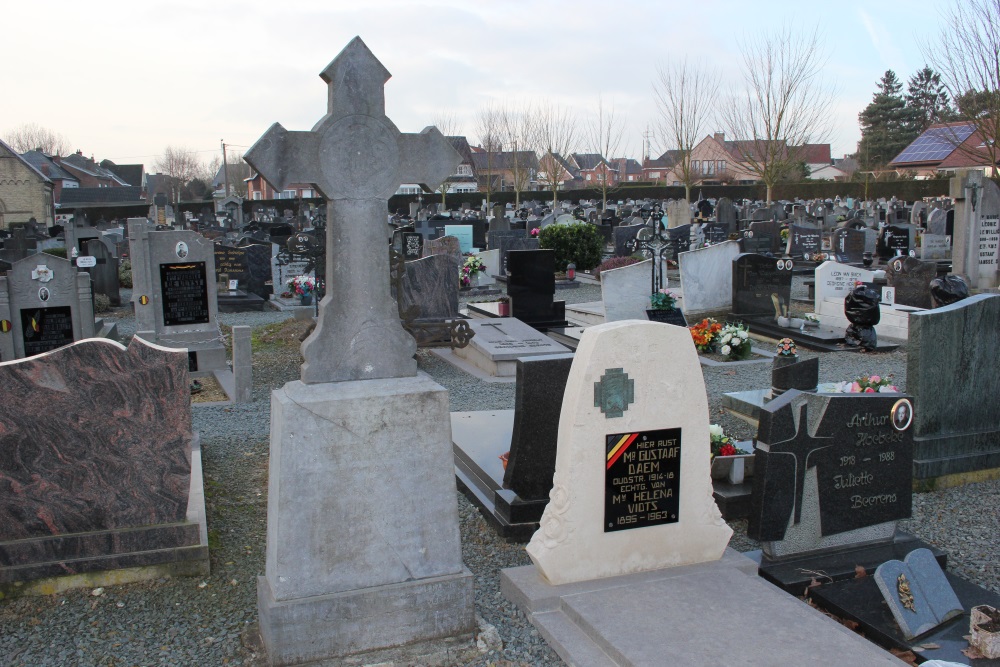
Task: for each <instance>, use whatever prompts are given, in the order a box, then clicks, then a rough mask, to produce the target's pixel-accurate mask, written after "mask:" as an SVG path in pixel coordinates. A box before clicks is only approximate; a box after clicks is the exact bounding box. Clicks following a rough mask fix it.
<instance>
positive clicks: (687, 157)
mask: <svg viewBox="0 0 1000 667" xmlns="http://www.w3.org/2000/svg"><path fill="white" fill-rule="evenodd" d="M718 89H719V75H718V73H717V72H716V71H715V70H708V69H702V68H700V67H698V66H696V65H690V64H688V61H687V58H685V59H684V60H683V61H680V62H675V63H673V64H671V65H668V66H666V67H658V68H657V79H656V80H655V81H654V82H653V94H654V99H655V102H656V108H657V111H659V114H660V120H659V123H658V125H657V134H658V135H659V138H660V143H661V144H662V145H663V146H664V147H665V148H673V149H675V150H676V151H677V156H678V160H677V164H676V165H675V166H674V173H676V174H678V175H679V176H680V180H681V182H683V183H684V191H685V199H687V200H688V201H691V186H693V185H694V184H695V182H696V181H697V180H698V179H699V178H700V177H701V174H700V173H698V170H695V169H693V168H692V161H691V152H692V151H693V150H694V147H695V146H696V145H697V143H698V141H699V139H700V138H701V136H702V133H703V132H704V131H705V128H706V127H707V124H708V123H709V122H710V121H711V120H712V109H713V102H714V101H715V97H716V95H717V93H718Z"/></svg>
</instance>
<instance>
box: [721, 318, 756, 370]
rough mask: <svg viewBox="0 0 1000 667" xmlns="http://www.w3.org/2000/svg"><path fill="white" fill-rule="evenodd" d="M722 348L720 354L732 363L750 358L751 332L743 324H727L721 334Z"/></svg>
mask: <svg viewBox="0 0 1000 667" xmlns="http://www.w3.org/2000/svg"><path fill="white" fill-rule="evenodd" d="M719 335H720V338H719V341H720V342H721V343H722V348H721V349H720V350H719V352H721V353H722V355H723V356H724V357H728V358H729V360H730V361H736V360H740V359H747V358H748V357H749V356H750V332H749V331H748V330H747V328H746V327H745V326H744V325H742V324H727V325H726V326H724V327H723V328H722V331H720V332H719Z"/></svg>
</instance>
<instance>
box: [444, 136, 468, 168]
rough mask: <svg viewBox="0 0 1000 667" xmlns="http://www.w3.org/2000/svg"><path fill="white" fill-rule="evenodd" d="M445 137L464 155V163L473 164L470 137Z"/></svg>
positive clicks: (456, 150) (457, 151)
mask: <svg viewBox="0 0 1000 667" xmlns="http://www.w3.org/2000/svg"><path fill="white" fill-rule="evenodd" d="M445 139H447V140H448V141H449V142H451V147H452V148H454V149H455V152H456V153H458V154H459V155H461V156H462V164H472V147H471V146H469V140H468V139H466V138H465V137H445Z"/></svg>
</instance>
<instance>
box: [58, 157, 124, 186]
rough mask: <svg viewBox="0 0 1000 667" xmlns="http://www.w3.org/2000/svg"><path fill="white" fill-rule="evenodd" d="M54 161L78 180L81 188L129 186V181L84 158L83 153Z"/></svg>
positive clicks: (92, 160) (91, 159) (90, 159)
mask: <svg viewBox="0 0 1000 667" xmlns="http://www.w3.org/2000/svg"><path fill="white" fill-rule="evenodd" d="M53 160H55V161H56V162H57V163H58V164H59V166H60V167H62V168H63V169H65V170H66V171H68V172H69V173H70V174H71V175H72V176H73V177H74V178H76V179H77V180H78V181H79V182H80V187H81V188H121V187H127V186H128V185H129V183H128V181H126V180H125V179H123V178H122V177H120V176H119V175H118V174H116V173H115V172H113V171H111V170H110V169H105V168H104V167H102V166H101V165H99V164H97V163H96V162H94V159H93V158H88V157H84V156H83V151H77V152H76V153H74V154H73V155H67V156H66V157H58V156H56V157H54V158H53Z"/></svg>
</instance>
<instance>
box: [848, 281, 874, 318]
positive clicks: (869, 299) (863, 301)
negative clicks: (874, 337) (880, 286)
mask: <svg viewBox="0 0 1000 667" xmlns="http://www.w3.org/2000/svg"><path fill="white" fill-rule="evenodd" d="M881 302H882V297H881V296H880V295H879V293H878V292H876V291H875V290H874V289H873V288H871V287H869V286H868V285H858V286H857V287H855V288H854V289H853V290H852V291H851V293H850V294H848V295H847V296H846V297H844V315H846V316H847V319H848V320H849V321H850V322H851V324H858V325H861V326H869V327H873V326H875V325H876V324H878V322H879V320H880V319H881V318H882V313H881V312H880V311H879V303H881Z"/></svg>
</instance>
